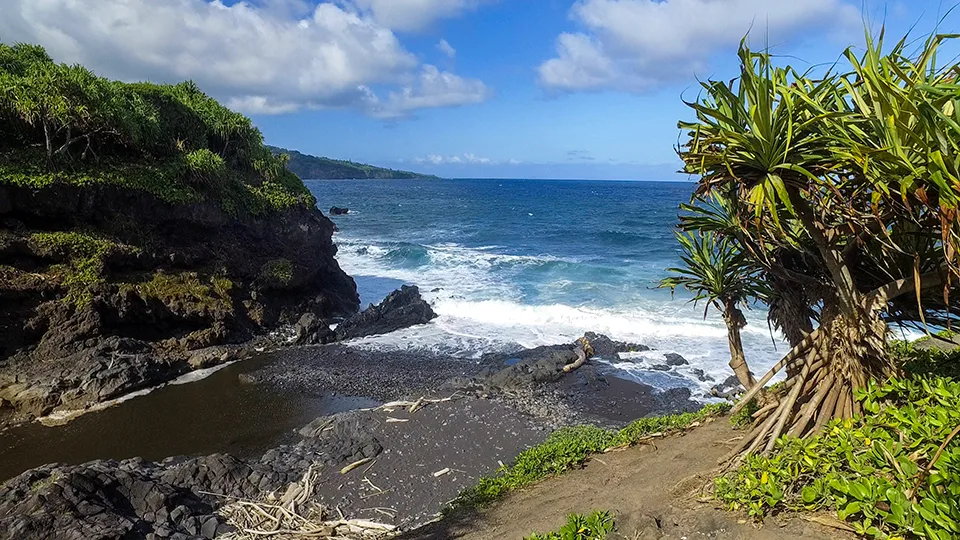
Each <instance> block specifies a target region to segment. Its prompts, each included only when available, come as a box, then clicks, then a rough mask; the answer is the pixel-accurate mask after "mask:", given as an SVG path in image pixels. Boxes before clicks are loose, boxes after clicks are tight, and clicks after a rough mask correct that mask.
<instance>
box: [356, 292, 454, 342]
mask: <svg viewBox="0 0 960 540" xmlns="http://www.w3.org/2000/svg"><path fill="white" fill-rule="evenodd" d="M436 316H437V314H436V313H434V311H433V308H431V307H430V304H428V303H427V302H426V300H424V299H423V297H421V296H420V289H419V288H417V287H416V286H409V285H404V286H403V287H401V288H399V289H397V290H396V291H393V292H392V293H390V294H389V295H387V297H386V298H385V299H384V300H383V302H380V304H379V305H376V306H374V305H372V304H371V305H370V307H368V308H367V309H366V310H364V311H363V312H362V313H358V314H357V315H354V316H353V317H350V318H349V319H347V320H345V321H343V322H342V323H340V324H339V326H337V338H338V339H341V340H344V339H353V338H358V337H364V336H372V335H376V334H387V333H390V332H394V331H396V330H400V329H401V328H407V327H410V326H414V325H418V324H426V323H428V322H430V321H431V320H432V319H434V318H436Z"/></svg>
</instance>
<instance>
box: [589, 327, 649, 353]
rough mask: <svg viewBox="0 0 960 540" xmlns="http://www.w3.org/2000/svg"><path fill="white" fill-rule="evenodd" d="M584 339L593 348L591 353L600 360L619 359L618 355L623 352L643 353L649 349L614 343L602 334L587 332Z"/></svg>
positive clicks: (631, 344) (634, 344) (641, 346)
mask: <svg viewBox="0 0 960 540" xmlns="http://www.w3.org/2000/svg"><path fill="white" fill-rule="evenodd" d="M584 337H586V338H587V340H588V341H590V345H592V346H593V353H594V355H596V356H599V357H601V358H610V359H619V358H620V355H619V354H618V353H623V352H643V351H649V350H650V347H647V346H646V345H640V344H638V343H625V342H623V341H614V340H612V339H610V338H608V337H607V336H605V335H603V334H597V333H595V332H587V333H586V334H584Z"/></svg>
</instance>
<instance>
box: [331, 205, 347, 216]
mask: <svg viewBox="0 0 960 540" xmlns="http://www.w3.org/2000/svg"><path fill="white" fill-rule="evenodd" d="M349 213H350V209H349V208H343V207H340V206H334V207H332V208H330V215H331V216H342V215H346V214H349Z"/></svg>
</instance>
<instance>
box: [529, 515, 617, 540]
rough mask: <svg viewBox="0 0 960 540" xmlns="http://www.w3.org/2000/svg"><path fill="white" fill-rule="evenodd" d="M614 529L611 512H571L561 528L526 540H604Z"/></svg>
mask: <svg viewBox="0 0 960 540" xmlns="http://www.w3.org/2000/svg"><path fill="white" fill-rule="evenodd" d="M613 529H614V522H613V516H612V515H610V512H601V511H599V510H598V511H596V512H594V513H592V514H590V515H589V516H584V515H581V514H570V515H569V516H567V523H566V525H564V526H563V527H560V530H558V531H556V532H551V533H547V534H533V535H530V536H528V537H526V538H525V539H524V540H603V539H604V538H606V537H607V535H608V534H610V533H612V532H613Z"/></svg>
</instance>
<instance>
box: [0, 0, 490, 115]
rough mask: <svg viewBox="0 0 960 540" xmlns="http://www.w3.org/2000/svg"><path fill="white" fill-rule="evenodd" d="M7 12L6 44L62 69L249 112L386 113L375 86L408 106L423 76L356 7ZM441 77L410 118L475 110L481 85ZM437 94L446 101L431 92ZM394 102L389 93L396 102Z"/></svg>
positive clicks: (49, 2) (169, 5)
mask: <svg viewBox="0 0 960 540" xmlns="http://www.w3.org/2000/svg"><path fill="white" fill-rule="evenodd" d="M4 2H5V6H4V8H3V16H2V17H0V36H3V39H4V40H7V41H24V42H30V43H39V44H41V45H43V46H45V47H46V48H47V50H48V51H49V52H50V54H51V56H53V57H54V58H55V59H57V60H59V61H64V62H69V63H73V62H78V63H82V64H84V65H86V66H88V67H90V68H92V69H93V70H94V71H96V72H97V73H100V74H102V75H105V76H109V77H113V78H118V79H122V80H144V79H146V80H152V81H157V82H175V81H180V80H184V79H193V80H194V81H196V82H197V84H198V85H199V86H200V87H201V88H203V89H204V90H205V91H207V92H209V93H211V94H213V95H214V96H216V97H218V98H221V99H223V100H225V102H226V103H227V104H228V105H229V106H231V107H234V108H237V109H239V110H243V111H245V112H249V113H265V114H275V113H285V112H291V111H296V110H299V109H303V108H355V109H360V110H363V111H365V112H369V113H371V114H380V112H379V111H380V110H381V109H382V107H383V100H382V99H380V98H378V96H377V95H376V94H375V93H374V91H373V90H372V89H371V88H375V87H385V88H390V87H391V86H392V87H396V88H400V89H401V90H399V92H395V93H396V94H397V95H400V96H403V95H405V94H406V93H407V90H408V89H407V88H405V87H404V86H405V85H409V81H410V80H411V79H414V78H423V75H422V74H419V75H418V71H421V67H420V65H419V62H418V60H417V58H416V57H415V56H414V55H413V54H411V53H410V52H409V51H407V50H406V49H405V48H404V47H403V45H402V44H401V43H400V41H399V39H398V38H397V36H396V35H395V34H394V33H393V31H392V30H391V29H389V28H388V27H386V26H384V25H382V24H380V23H379V22H377V21H375V20H374V19H372V18H371V17H370V16H369V15H365V14H364V13H363V12H362V11H360V10H358V9H356V8H354V7H352V6H351V5H348V4H334V3H330V2H324V3H320V4H308V3H305V2H303V1H302V0H271V1H269V2H263V3H258V4H253V3H246V2H239V3H235V4H232V5H226V4H224V3H222V2H221V1H219V0H214V1H206V0H164V1H163V2H155V1H152V0H4ZM423 71H424V72H427V70H426V69H425V68H423ZM436 77H439V78H445V80H446V81H447V84H446V86H444V85H441V84H421V85H419V86H417V89H418V90H414V91H411V94H410V95H411V99H407V100H406V101H404V103H402V107H401V108H402V109H403V111H404V112H405V113H409V112H410V111H412V110H414V109H416V108H417V106H418V104H420V103H422V104H424V106H451V105H459V104H462V103H476V102H477V98H476V96H475V95H469V93H468V92H464V88H465V87H472V88H476V87H477V84H476V83H479V81H475V82H474V81H467V80H465V79H460V78H459V77H457V76H455V75H453V74H449V73H442V74H440V73H437V74H436ZM479 84H480V85H482V83H479ZM471 85H472V86H471ZM418 91H419V93H418ZM431 91H441V92H446V93H444V94H443V95H439V96H429V95H427V94H426V93H428V92H431ZM414 98H415V99H414ZM393 99H394V98H393V94H390V95H389V96H388V98H387V101H388V102H389V101H391V100H393ZM458 99H465V100H466V101H464V102H462V103H461V102H458V101H457V100H458ZM431 103H441V104H442V105H430V104H431ZM393 116H398V115H397V114H395V115H393Z"/></svg>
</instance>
